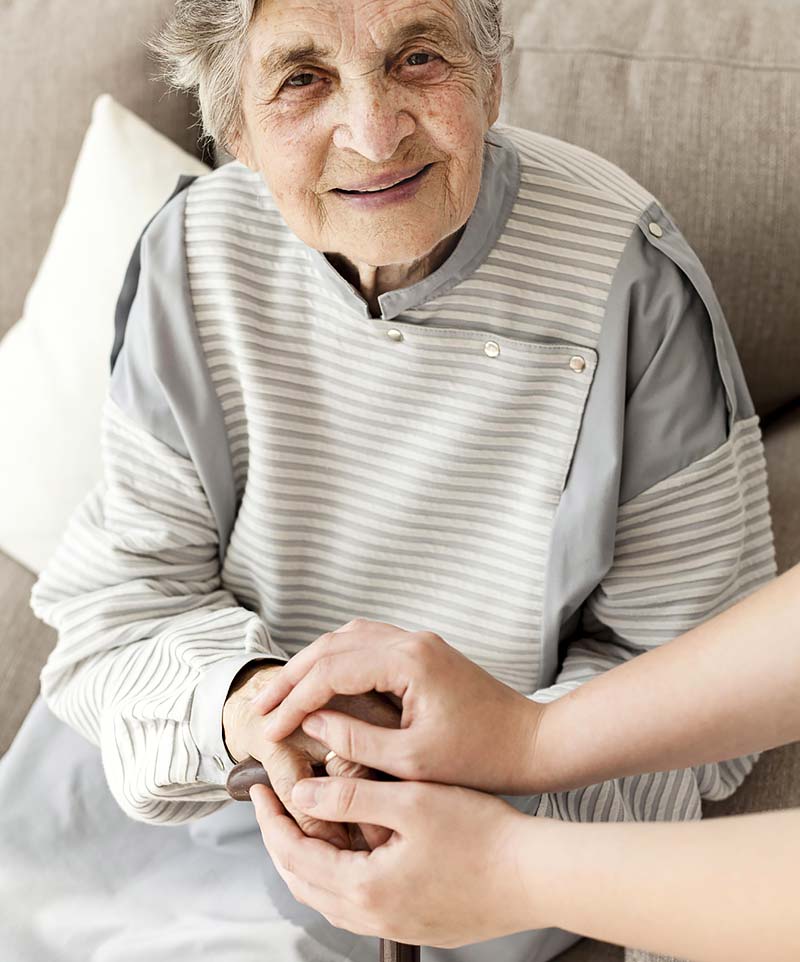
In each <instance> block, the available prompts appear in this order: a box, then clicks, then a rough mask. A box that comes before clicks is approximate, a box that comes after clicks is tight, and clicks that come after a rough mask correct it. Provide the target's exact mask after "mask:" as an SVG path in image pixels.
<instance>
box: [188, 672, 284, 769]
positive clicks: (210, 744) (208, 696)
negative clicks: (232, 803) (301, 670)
mask: <svg viewBox="0 0 800 962" xmlns="http://www.w3.org/2000/svg"><path fill="white" fill-rule="evenodd" d="M259 661H260V662H263V663H264V664H265V665H282V664H285V663H286V662H287V661H288V658H285V659H280V658H276V657H274V656H266V657H263V658H259V657H255V658H254V657H253V655H252V654H243V655H237V656H236V657H235V658H222V659H220V660H219V661H218V662H216V664H214V665H212V666H211V667H210V668H209V669H207V670H206V671H205V672H204V674H203V677H202V678H201V680H200V682H199V683H198V685H197V687H196V688H195V691H194V697H193V699H192V707H191V711H190V715H189V730H190V732H191V735H192V738H193V739H194V742H195V744H196V745H197V748H198V751H199V752H200V762H199V765H198V768H197V776H196V780H197V781H198V782H209V783H211V784H214V785H224V784H225V782H226V780H227V778H228V773H229V772H230V771H231V769H232V768H233V767H234V765H236V761H235V760H234V759H233V758H231V756H230V754H229V752H228V748H227V746H226V744H225V739H224V737H223V730H222V709H223V708H224V706H225V700H226V698H227V697H228V692H229V691H230V687H231V683H232V682H233V679H234V678H235V677H236V675H237V673H238V672H239V671H240V670H241V669H242V668H244V667H245V666H246V665H249V664H251V663H253V662H259Z"/></svg>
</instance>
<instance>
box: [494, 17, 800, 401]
mask: <svg viewBox="0 0 800 962" xmlns="http://www.w3.org/2000/svg"><path fill="white" fill-rule="evenodd" d="M506 20H507V24H508V26H509V27H510V28H511V29H512V32H513V33H514V37H515V43H516V50H515V52H514V53H513V55H512V58H511V62H510V64H509V69H508V70H507V71H506V93H505V98H504V101H505V102H504V105H503V116H502V119H503V120H505V121H506V122H508V123H512V124H519V125H520V126H524V127H531V128H534V129H536V130H539V131H542V132H544V133H547V134H550V135H552V136H555V137H560V138H562V139H564V140H568V141H571V142H573V143H576V144H580V145H581V146H584V147H587V148H589V149H590V150H594V151H596V152H597V153H599V154H601V155H603V156H604V157H608V158H610V159H611V160H613V161H615V162H616V163H617V164H619V165H620V166H621V167H622V168H624V169H625V170H626V171H628V173H630V174H631V175H632V176H633V177H635V178H636V179H637V180H639V181H640V182H641V183H642V184H644V185H645V186H646V187H647V188H648V189H649V190H650V191H651V192H652V193H653V194H655V196H656V197H658V198H659V199H660V200H661V201H662V203H663V204H664V206H665V207H666V208H667V209H668V210H669V212H670V213H671V214H672V215H673V216H674V217H675V219H676V220H677V223H678V225H679V226H680V227H681V229H682V230H683V232H684V234H685V235H686V237H687V238H688V240H689V242H690V243H691V244H692V245H693V246H694V248H695V249H696V250H697V252H698V254H699V255H700V258H701V260H702V261H703V263H704V264H705V266H706V269H707V270H708V273H709V275H710V276H711V279H712V281H713V282H714V285H715V288H716V290H717V293H718V295H719V297H720V300H721V302H722V306H723V307H724V308H725V310H726V313H727V316H728V320H729V322H730V325H731V328H732V330H733V334H734V337H735V339H736V343H737V346H738V348H739V352H740V355H741V358H742V362H743V364H744V367H745V371H746V373H747V377H748V382H749V384H750V388H751V391H752V394H753V397H754V399H755V401H756V406H757V408H758V410H759V412H760V413H761V414H764V413H767V412H769V411H772V410H774V409H775V408H777V407H779V406H780V405H782V404H785V403H787V402H789V401H791V400H792V399H794V398H797V397H800V322H799V321H798V314H800V269H798V256H800V255H799V254H798V252H799V251H800V166H798V158H800V0H759V2H758V3H754V2H753V0H703V2H697V0H571V2H569V3H565V2H564V0H506Z"/></svg>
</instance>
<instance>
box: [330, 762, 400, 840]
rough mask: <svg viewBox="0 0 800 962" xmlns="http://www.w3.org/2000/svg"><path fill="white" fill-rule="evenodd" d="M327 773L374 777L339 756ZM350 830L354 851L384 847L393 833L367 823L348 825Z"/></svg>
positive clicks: (370, 770)
mask: <svg viewBox="0 0 800 962" xmlns="http://www.w3.org/2000/svg"><path fill="white" fill-rule="evenodd" d="M325 771H326V772H327V773H328V774H329V775H331V776H332V777H333V778H337V777H340V778H370V777H372V769H370V768H367V767H366V766H364V765H359V764H358V763H357V762H351V761H349V760H348V759H346V758H340V757H339V755H336V756H335V757H334V758H332V759H331V760H330V761H329V762H328V763H327V764H326V766H325ZM348 829H349V832H350V848H351V849H352V850H353V851H371V850H372V849H373V848H378V846H379V845H383V843H384V842H388V840H389V839H390V838H391V837H392V833H391V831H390V830H389V829H388V828H383V827H382V826H380V825H368V824H366V823H364V824H361V825H353V824H352V823H348Z"/></svg>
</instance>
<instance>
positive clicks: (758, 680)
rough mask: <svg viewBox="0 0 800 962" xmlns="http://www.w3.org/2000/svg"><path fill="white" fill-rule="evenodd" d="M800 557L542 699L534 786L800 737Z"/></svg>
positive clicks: (665, 765) (677, 763) (671, 764)
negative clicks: (677, 629) (717, 609)
mask: <svg viewBox="0 0 800 962" xmlns="http://www.w3.org/2000/svg"><path fill="white" fill-rule="evenodd" d="M798 691H800V565H798V566H796V567H795V568H793V569H791V570H790V571H788V572H786V573H785V574H784V575H782V576H781V577H780V578H778V579H776V580H775V581H772V582H771V583H770V584H768V585H766V586H765V587H763V588H762V589H761V590H760V591H758V592H756V593H754V594H752V595H750V596H749V597H747V598H745V599H744V600H743V601H741V602H740V603H739V604H737V605H735V606H734V607H733V608H729V609H728V610H727V611H724V612H722V613H721V614H720V615H718V616H717V617H716V618H713V619H712V620H710V621H708V622H706V623H705V624H703V625H700V626H698V627H697V628H694V629H693V630H692V631H689V632H687V633H686V634H685V635H682V636H680V637H679V638H677V639H675V641H672V642H670V643H669V644H666V645H664V646H663V647H661V648H659V649H656V650H654V651H652V652H648V653H646V654H644V655H640V656H639V657H637V658H634V659H633V660H632V661H631V662H628V663H627V664H625V665H621V666H620V667H619V668H614V669H613V670H611V671H609V672H607V673H606V674H605V675H603V676H601V677H599V678H596V679H594V680H592V681H590V682H588V683H587V684H585V685H583V686H582V687H581V688H578V689H576V690H575V691H573V692H570V693H569V694H568V695H565V696H564V697H563V698H560V699H558V700H557V701H554V702H552V703H550V704H549V705H547V707H546V710H545V712H544V714H543V717H542V719H541V724H540V726H539V731H538V735H537V742H536V750H535V756H534V759H533V763H534V769H535V773H534V775H533V778H534V784H532V786H531V790H532V791H548V790H561V789H568V788H575V787H578V786H580V785H589V784H594V783H597V782H600V781H604V780H605V779H607V778H615V777H619V776H622V775H630V774H636V773H640V772H649V771H666V770H670V769H673V768H685V767H687V766H689V765H697V764H701V763H703V762H710V761H720V760H722V759H725V758H733V757H735V756H738V755H745V754H749V753H750V752H757V751H762V750H765V749H767V748H772V747H774V746H776V745H780V744H784V743H786V742H791V741H795V740H798V739H800V698H798V696H797V692H798Z"/></svg>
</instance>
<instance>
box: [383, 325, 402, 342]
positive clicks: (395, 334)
mask: <svg viewBox="0 0 800 962" xmlns="http://www.w3.org/2000/svg"><path fill="white" fill-rule="evenodd" d="M386 336H387V337H390V338H391V339H392V340H393V341H402V340H403V332H402V331H398V330H397V328H396V327H392V328H390V329H389V330H388V331H387V332H386Z"/></svg>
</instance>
